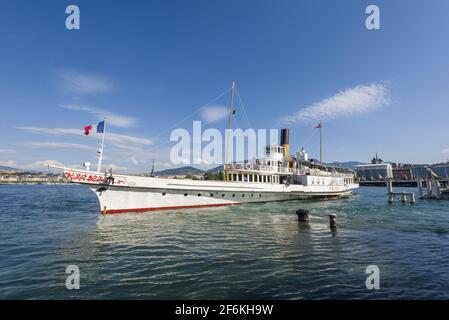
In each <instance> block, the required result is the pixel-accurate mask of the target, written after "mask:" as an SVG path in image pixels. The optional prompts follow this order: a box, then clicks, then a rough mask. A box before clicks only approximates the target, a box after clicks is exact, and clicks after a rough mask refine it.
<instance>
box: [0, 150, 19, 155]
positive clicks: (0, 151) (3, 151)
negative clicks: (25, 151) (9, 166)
mask: <svg viewBox="0 0 449 320" xmlns="http://www.w3.org/2000/svg"><path fill="white" fill-rule="evenodd" d="M13 153H16V150H13V149H0V154H13Z"/></svg>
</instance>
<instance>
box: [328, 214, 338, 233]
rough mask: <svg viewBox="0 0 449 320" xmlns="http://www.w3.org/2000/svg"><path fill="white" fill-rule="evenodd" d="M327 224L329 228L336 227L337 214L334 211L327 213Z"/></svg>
mask: <svg viewBox="0 0 449 320" xmlns="http://www.w3.org/2000/svg"><path fill="white" fill-rule="evenodd" d="M329 225H330V227H331V229H336V228H337V215H336V214H335V213H331V214H329Z"/></svg>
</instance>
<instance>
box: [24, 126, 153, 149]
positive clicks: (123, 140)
mask: <svg viewBox="0 0 449 320" xmlns="http://www.w3.org/2000/svg"><path fill="white" fill-rule="evenodd" d="M16 129H19V130H23V131H27V132H31V133H35V134H47V135H56V136H60V135H68V136H76V137H85V138H86V139H88V138H90V139H91V138H92V137H93V138H95V139H97V140H100V139H101V135H99V134H92V135H89V136H87V137H86V136H85V135H84V133H83V130H82V129H81V128H80V129H64V128H41V127H16ZM105 135H106V138H105V139H106V140H107V142H108V143H113V144H114V145H115V146H116V147H118V148H119V147H120V146H122V145H127V144H133V145H139V146H147V145H151V144H153V142H152V141H151V140H149V139H146V138H139V137H134V136H129V135H124V134H116V133H111V132H106V134H105Z"/></svg>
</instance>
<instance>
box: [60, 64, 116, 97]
mask: <svg viewBox="0 0 449 320" xmlns="http://www.w3.org/2000/svg"><path fill="white" fill-rule="evenodd" d="M58 78H59V80H60V85H62V87H63V89H64V90H66V91H67V92H70V93H73V94H77V95H89V94H97V93H103V92H108V91H110V90H111V89H112V82H111V81H110V80H109V79H107V78H105V77H102V76H99V75H94V74H91V73H85V72H79V71H75V70H64V71H61V72H59V73H58Z"/></svg>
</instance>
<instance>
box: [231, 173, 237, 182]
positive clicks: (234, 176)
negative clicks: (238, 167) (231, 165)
mask: <svg viewBox="0 0 449 320" xmlns="http://www.w3.org/2000/svg"><path fill="white" fill-rule="evenodd" d="M232 180H234V181H237V174H236V173H234V174H233V179H232Z"/></svg>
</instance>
